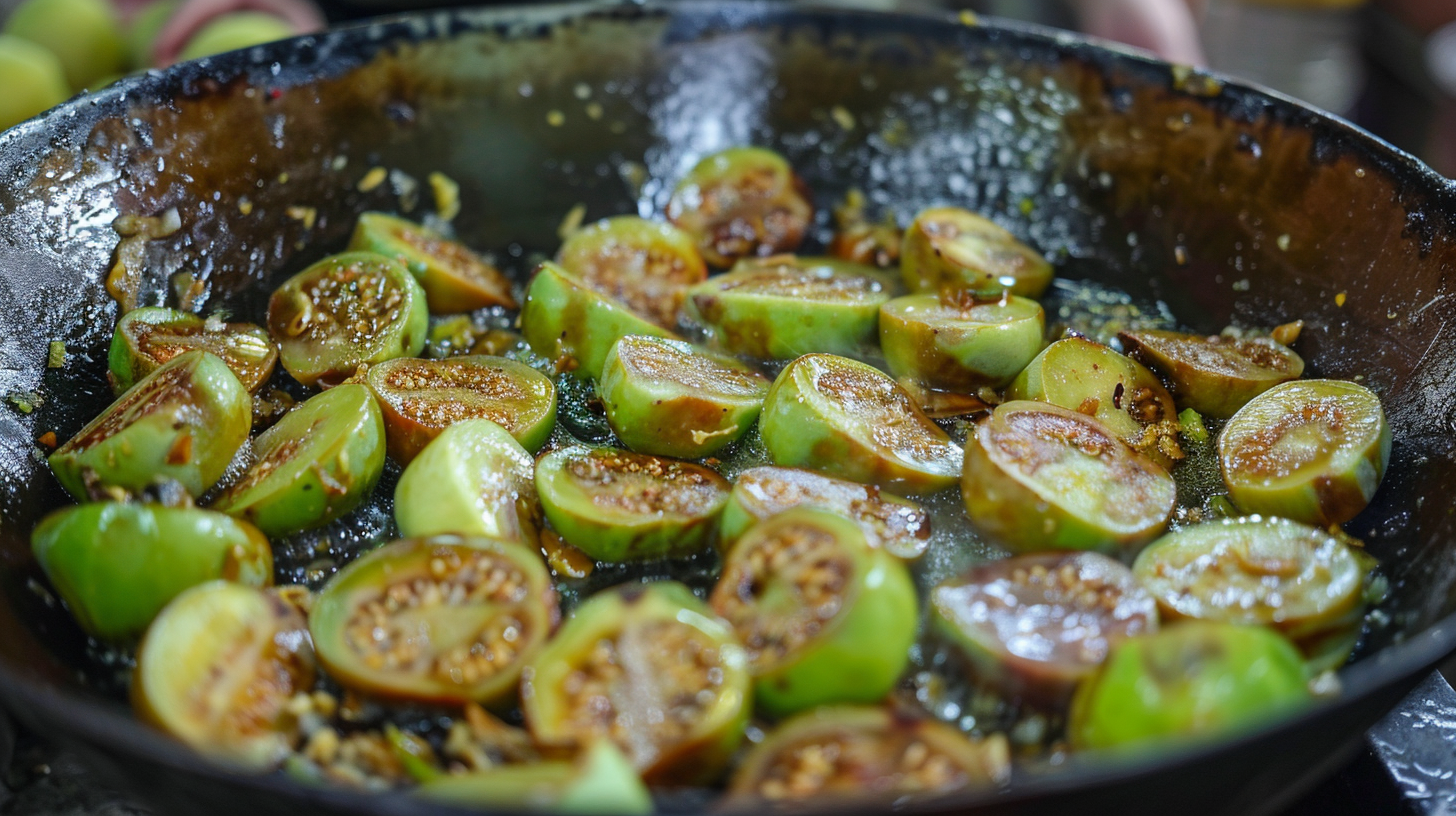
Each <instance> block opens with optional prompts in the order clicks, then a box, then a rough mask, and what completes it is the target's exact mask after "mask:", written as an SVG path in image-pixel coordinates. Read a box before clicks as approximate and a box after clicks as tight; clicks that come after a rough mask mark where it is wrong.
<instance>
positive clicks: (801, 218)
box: [667, 147, 814, 266]
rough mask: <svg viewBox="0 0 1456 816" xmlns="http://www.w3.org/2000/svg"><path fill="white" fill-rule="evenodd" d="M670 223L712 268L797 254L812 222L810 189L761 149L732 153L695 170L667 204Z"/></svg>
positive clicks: (776, 156)
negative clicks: (689, 238) (683, 232)
mask: <svg viewBox="0 0 1456 816" xmlns="http://www.w3.org/2000/svg"><path fill="white" fill-rule="evenodd" d="M667 218H668V220H669V221H671V222H672V223H674V224H676V225H677V226H679V227H681V228H682V229H684V230H686V231H687V232H688V233H689V234H690V235H692V236H693V238H694V239H695V240H696V241H697V243H698V248H699V249H700V250H701V251H702V253H703V258H705V259H706V260H707V261H708V263H710V264H713V265H714V266H732V265H733V263H734V262H735V261H737V260H739V259H741V258H746V257H749V256H751V255H758V256H766V255H777V254H779V253H781V252H793V251H794V250H796V249H798V248H799V244H800V243H802V242H803V240H804V235H805V234H806V233H807V232H808V231H809V226H810V224H811V223H813V220H814V205H813V203H812V202H810V200H809V193H808V188H807V187H805V185H804V182H803V181H802V180H801V179H800V178H799V177H798V176H797V175H795V173H794V170H793V168H791V167H790V166H789V163H788V161H787V160H786V159H785V158H784V157H783V156H780V155H779V154H777V153H775V152H773V151H772V150H768V149H765V148H762V147H730V148H728V149H727V150H723V151H720V152H718V153H714V154H712V155H711V156H708V157H706V158H704V159H703V160H702V161H699V162H698V163H697V164H696V165H694V166H693V169H692V170H690V171H689V172H688V174H687V175H686V176H685V177H683V179H682V181H680V182H678V185H677V189H675V190H674V191H673V194H672V198H671V199H670V200H669V201H668V203H667Z"/></svg>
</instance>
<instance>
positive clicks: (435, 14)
mask: <svg viewBox="0 0 1456 816" xmlns="http://www.w3.org/2000/svg"><path fill="white" fill-rule="evenodd" d="M725 11H729V12H732V16H731V17H725V15H724V12H725ZM624 14H625V15H628V16H632V17H654V16H661V17H667V18H672V17H678V16H683V17H693V18H698V19H701V20H702V21H704V22H710V21H714V20H717V21H720V22H721V23H722V25H721V26H720V27H719V29H715V30H741V29H751V28H754V27H761V26H773V25H791V24H793V23H796V22H798V23H803V22H812V21H816V20H825V19H829V18H835V17H839V18H851V17H859V18H867V19H870V20H875V19H878V20H887V21H895V22H897V23H900V24H901V25H902V27H903V24H904V23H905V22H907V21H910V22H918V23H920V24H939V25H946V26H964V25H967V24H968V23H967V21H966V20H964V19H963V18H959V17H957V16H956V14H954V13H952V12H926V11H908V12H884V11H871V10H860V9H845V8H839V7H833V6H817V5H805V6H792V7H791V6H788V5H784V4H779V3H774V2H771V1H770V0H601V1H600V2H597V1H594V0H577V1H576V2H571V1H569V0H568V2H559V1H553V2H548V3H540V4H521V5H503V6H494V7H489V8H473V9H462V8H453V9H447V10H433V11H414V12H405V13H400V14H395V15H388V16H380V17H374V18H369V19H367V20H363V21H359V22H357V23H351V24H348V25H345V26H340V27H336V28H332V29H330V30H329V31H327V32H324V33H320V34H310V35H302V36H298V37H293V38H289V39H285V40H279V41H276V42H272V43H268V44H265V45H260V46H254V47H252V48H248V49H243V50H240V51H234V52H230V53H227V54H221V55H216V56H212V57H204V58H202V59H199V60H194V61H191V62H186V63H178V64H176V65H173V66H170V67H168V68H166V69H161V70H149V71H146V72H143V73H139V74H135V75H132V76H128V77H125V78H123V79H121V80H119V81H117V82H116V83H114V84H112V85H111V86H109V87H107V88H104V89H102V90H99V91H96V92H89V93H82V94H78V95H77V96H75V97H72V98H71V99H69V100H67V101H66V102H64V103H62V104H61V105H58V106H56V107H54V108H52V109H50V110H48V111H46V112H44V113H41V114H39V115H38V116H36V117H34V118H32V119H30V120H27V121H26V122H23V123H21V124H18V125H16V126H15V127H13V128H11V129H10V130H8V131H5V132H3V133H0V153H4V152H8V151H10V150H15V149H19V147H20V146H21V145H22V144H23V143H26V142H33V141H35V140H38V139H41V138H44V137H45V136H46V135H47V134H48V133H49V132H50V131H51V130H52V128H55V127H65V126H66V125H67V124H69V123H71V120H77V121H81V122H87V121H89V118H88V116H90V115H94V114H90V111H91V110H92V109H95V108H100V109H101V110H102V111H105V110H106V109H107V108H108V107H109V106H113V105H118V104H121V103H122V102H124V100H126V99H128V98H138V97H140V98H148V97H152V96H155V95H157V94H158V92H165V91H166V89H167V88H168V87H169V84H168V83H172V82H177V81H178V80H181V79H183V78H186V77H190V78H197V79H201V78H208V77H218V76H223V77H227V78H231V77H234V76H240V75H244V74H246V73H247V72H248V71H249V70H250V69H252V70H256V69H259V68H262V67H265V66H268V65H270V64H273V63H281V64H282V65H283V66H284V67H285V68H288V67H289V60H290V58H293V57H296V56H297V55H298V54H299V52H300V50H302V49H304V48H307V49H310V50H312V49H314V48H315V47H316V46H317V45H318V43H320V42H324V41H339V42H357V43H359V44H361V45H377V46H381V47H385V48H387V47H388V44H389V43H391V42H410V41H415V42H424V41H429V40H432V39H439V40H443V39H449V38H451V37H453V36H457V35H459V34H462V33H466V32H469V31H484V30H488V29H489V28H491V27H493V26H502V25H511V24H524V23H529V22H533V21H539V22H545V23H550V24H561V23H567V22H574V21H579V20H590V19H594V18H605V19H611V18H612V17H614V16H615V17H620V16H622V15H624ZM420 22H427V23H428V25H427V27H425V28H420V27H418V24H419V23H420ZM410 23H414V24H415V27H413V28H411V29H410V30H408V31H405V30H401V31H399V32H397V33H396V34H394V35H392V36H390V37H387V38H383V39H381V38H380V37H379V36H377V35H376V36H373V37H371V34H370V32H371V30H373V31H376V32H377V31H378V30H380V29H381V28H382V27H386V26H390V25H392V24H404V25H409V24H410ZM973 24H974V26H975V27H978V28H983V29H986V30H989V31H992V32H995V33H998V34H1000V33H1004V34H1007V35H1010V37H1011V38H1012V40H1016V39H1020V40H1023V41H1029V42H1031V43H1034V44H1037V45H1040V46H1042V47H1049V48H1050V49H1051V50H1054V51H1056V52H1058V53H1059V54H1061V55H1063V56H1065V57H1078V58H1082V59H1084V60H1086V61H1088V62H1091V63H1093V64H1096V65H1099V66H1106V65H1117V66H1119V67H1126V68H1132V69H1136V70H1137V71H1139V72H1141V73H1143V74H1148V75H1151V74H1161V75H1162V76H1163V77H1164V79H1165V81H1167V82H1170V83H1171V82H1173V81H1174V72H1175V69H1179V66H1174V65H1173V64H1171V63H1168V62H1165V61H1162V60H1159V59H1157V58H1156V57H1154V56H1152V55H1151V54H1149V53H1147V52H1144V51H1142V50H1139V49H1136V48H1132V47H1129V46H1125V45H1122V44H1119V43H1114V42H1110V41H1106V40H1101V39H1098V38H1095V37H1090V36H1086V35H1082V34H1077V33H1074V32H1069V31H1063V30H1059V29H1053V28H1049V27H1046V26H1041V25H1037V24H1034V23H1026V22H1021V21H1012V20H1003V19H999V18H992V17H978V18H976V19H975V21H974V23H973ZM1002 45H1003V47H1007V48H1014V47H1015V43H1014V42H1010V43H1004V44H1002ZM366 62H367V61H366ZM352 67H354V64H353V63H348V62H345V63H344V64H343V65H341V66H338V67H337V68H335V69H334V70H339V69H344V70H347V69H349V68H352ZM321 68H322V70H320V69H321ZM1196 73H1197V75H1199V76H1206V77H1209V78H1211V79H1213V80H1214V81H1215V82H1217V83H1218V85H1219V89H1220V91H1221V92H1223V91H1233V92H1236V93H1238V94H1241V95H1245V96H1247V97H1250V98H1253V99H1257V100H1262V101H1267V102H1273V103H1274V104H1273V105H1272V106H1270V108H1271V110H1274V109H1278V110H1280V111H1281V113H1283V114H1286V115H1287V114H1294V115H1295V117H1297V118H1296V120H1295V123H1296V124H1299V125H1301V126H1303V127H1306V128H1309V127H1314V126H1321V127H1324V128H1327V129H1329V130H1330V132H1332V133H1335V134H1338V135H1339V136H1340V137H1341V146H1342V148H1344V149H1346V150H1358V151H1359V152H1360V153H1361V154H1362V157H1364V158H1367V159H1369V160H1370V161H1372V162H1374V163H1376V164H1378V165H1379V166H1381V167H1382V169H1383V170H1385V171H1386V172H1388V173H1390V174H1391V175H1392V176H1395V177H1399V178H1401V179H1403V180H1407V181H1412V182H1417V184H1416V185H1415V186H1416V187H1417V188H1418V192H1419V193H1420V194H1422V195H1424V196H1427V197H1429V198H1430V199H1432V201H1433V203H1440V204H1443V205H1444V206H1446V207H1447V208H1449V209H1453V210H1456V181H1452V180H1450V179H1447V178H1445V177H1444V176H1442V175H1441V174H1439V173H1437V172H1436V171H1435V170H1433V169H1432V168H1430V167H1429V166H1428V165H1426V164H1425V163H1424V162H1422V161H1421V160H1420V159H1418V158H1417V157H1415V156H1414V155H1412V154H1410V153H1409V152H1407V151H1405V150H1402V149H1400V148H1398V147H1396V146H1395V145H1392V144H1390V143H1389V142H1387V141H1386V140H1384V139H1382V138H1380V137H1378V136H1376V135H1374V134H1373V133H1370V132H1369V131H1367V130H1365V129H1363V128H1361V127H1359V126H1358V125H1355V124H1354V123H1352V122H1350V121H1348V120H1346V119H1344V118H1343V117H1340V116H1338V115H1336V114H1332V113H1329V112H1327V111H1323V110H1320V109H1318V108H1315V107H1314V106H1312V105H1309V104H1308V103H1305V102H1302V101H1300V100H1298V99H1295V98H1293V97H1291V96H1288V95H1286V94H1283V93H1281V92H1279V91H1275V90H1273V89H1270V88H1266V87H1264V86H1261V85H1259V84H1257V83H1253V82H1248V81H1245V80H1240V79H1236V78H1234V77H1230V76H1228V75H1225V74H1222V73H1219V72H1216V71H1209V70H1206V69H1202V68H1199V69H1196ZM328 74H329V68H328V67H325V66H324V64H323V63H320V65H317V66H309V67H307V68H306V71H305V74H304V76H303V77H302V79H304V80H306V81H307V80H315V79H317V78H319V77H320V76H327V75H328ZM273 81H274V82H275V83H276V84H279V85H282V86H284V87H297V86H299V85H302V84H306V81H305V82H297V81H295V78H294V77H292V76H289V75H287V74H285V75H281V76H275V78H274V80H273ZM1453 653H1456V612H1453V613H1451V614H1448V615H1446V616H1445V617H1443V618H1440V619H1439V620H1437V621H1435V622H1434V623H1432V624H1431V625H1429V626H1427V627H1426V628H1425V629H1423V630H1421V631H1420V632H1418V633H1416V634H1415V635H1414V636H1412V637H1410V638H1408V639H1406V640H1404V641H1402V642H1400V643H1395V644H1391V645H1389V646H1386V647H1385V648H1383V649H1381V650H1380V651H1378V652H1376V653H1374V654H1372V655H1369V656H1367V657H1365V658H1364V659H1362V660H1359V661H1358V662H1356V663H1353V664H1350V665H1348V666H1345V667H1343V668H1342V669H1341V672H1340V682H1341V692H1340V694H1339V695H1338V697H1335V698H1334V699H1332V700H1328V701H1322V702H1320V703H1318V704H1316V705H1313V706H1311V707H1310V708H1309V709H1307V710H1305V711H1303V712H1301V713H1300V714H1299V715H1297V716H1294V717H1290V718H1286V719H1281V720H1279V721H1277V722H1275V723H1273V724H1271V725H1266V726H1263V727H1260V728H1258V729H1255V730H1250V731H1246V732H1242V733H1240V734H1239V735H1238V736H1237V737H1234V738H1230V739H1218V740H1213V741H1209V742H1203V743H1198V744H1186V745H1182V746H1178V747H1176V748H1169V749H1167V750H1162V751H1160V752H1158V753H1156V754H1151V753H1150V754H1141V755H1137V756H1133V757H1127V758H1121V759H1118V758H1111V757H1106V756H1103V757H1097V758H1092V759H1078V758H1073V759H1071V760H1069V761H1068V762H1067V763H1066V766H1065V767H1062V768H1059V769H1057V770H1056V771H1054V772H1051V773H1045V774H1038V775H1035V776H1030V777H1028V776H1024V775H1018V776H1017V777H1015V779H1014V781H1013V783H1012V785H1011V786H1010V788H1009V789H1007V790H1000V791H980V792H959V793H950V794H947V795H944V796H939V797H934V798H927V799H924V800H917V801H915V802H913V803H910V804H908V805H904V804H902V805H900V806H897V807H896V808H895V809H896V810H904V811H907V812H915V813H929V812H938V811H951V810H959V809H963V808H974V807H978V806H985V805H990V804H1014V803H1017V802H1024V801H1031V800H1035V799H1039V798H1044V797H1048V796H1051V795H1055V794H1066V793H1073V792H1076V791H1077V790H1079V789H1087V788H1092V787H1097V786H1107V785H1113V784H1127V783H1133V782H1136V781H1138V780H1141V779H1146V778H1152V777H1156V776H1159V775H1161V774H1163V773H1165V772H1167V771H1170V770H1172V769H1174V768H1177V767H1181V766H1186V765H1190V764H1194V763H1205V762H1210V761H1211V760H1212V759H1213V757H1215V756H1216V755H1219V754H1225V753H1233V752H1236V751H1240V750H1242V749H1244V748H1246V747H1249V746H1250V745H1252V744H1254V743H1257V742H1258V741H1260V740H1261V739H1262V738H1264V737H1266V736H1269V735H1273V734H1277V733H1279V732H1283V731H1288V730H1294V729H1297V728H1301V727H1303V726H1304V725H1305V724H1307V723H1311V722H1314V721H1316V720H1318V719H1321V718H1323V717H1324V716H1326V715H1327V714H1330V713H1332V712H1333V711H1335V710H1336V709H1339V708H1343V707H1349V706H1353V705H1354V704H1355V703H1357V702H1359V701H1361V700H1363V699H1364V698H1366V697H1370V696H1374V695H1376V694H1378V693H1380V692H1381V691H1388V690H1390V689H1393V688H1396V687H1398V686H1401V685H1402V684H1404V685H1406V686H1408V687H1412V688H1413V687H1414V686H1415V684H1417V683H1418V682H1419V681H1420V679H1421V678H1422V677H1423V675H1424V673H1425V672H1426V671H1429V670H1430V669H1432V668H1433V667H1435V666H1436V665H1437V664H1438V663H1440V662H1441V661H1442V660H1443V659H1445V658H1446V657H1448V656H1450V655H1451V654H1453ZM1404 693H1406V689H1402V694H1404ZM0 702H3V703H4V705H5V707H6V708H8V709H9V710H10V711H11V713H12V715H14V716H16V719H18V720H20V721H21V722H22V723H24V724H26V725H27V727H28V728H31V730H33V731H38V730H39V729H36V728H35V726H36V725H37V724H45V725H47V726H49V727H52V728H54V727H57V726H59V728H60V730H61V732H62V734H61V738H60V739H59V742H61V743H62V744H74V743H75V742H76V741H80V742H82V743H84V744H85V745H86V746H87V747H88V748H92V749H99V750H101V751H103V752H104V753H106V754H108V755H127V756H133V757H137V758H139V759H141V760H144V761H146V762H148V763H151V764H154V765H156V766H159V767H163V768H166V769H168V770H171V771H176V772H182V773H185V774H187V775H189V776H192V777H195V778H199V779H202V780H208V781H215V782H219V783H224V784H228V785H233V786H242V787H246V788H248V789H250V790H251V791H254V792H257V793H259V794H264V795H268V796H272V797H277V798H281V799H285V800H290V801H295V802H302V801H313V802H328V803H330V804H332V805H336V806H347V807H351V808H353V809H355V810H356V811H359V812H364V813H378V814H421V813H479V812H481V811H480V810H478V809H472V810H464V809H461V808H458V807H454V806H450V805H444V804H439V803H433V802H427V801H424V800H420V799H416V798H413V797H410V796H408V795H407V794H402V793H399V792H387V793H365V792H360V791H354V790H350V789H347V788H343V787H328V786H309V785H306V784H304V783H302V782H298V781H294V780H292V779H289V778H288V777H286V776H285V775H284V774H281V773H278V772H273V773H268V774H262V775H259V774H255V773H247V772H245V771H242V770H233V769H230V768H228V767H227V766H226V765H223V764H219V763H216V762H214V761H212V760H209V759H207V758H205V757H204V756H203V755H202V754H200V753H197V752H195V751H193V750H192V749H190V748H188V747H187V746H185V745H183V744H182V743H180V742H177V741H175V740H173V739H171V738H169V737H167V736H166V735H165V734H162V733H161V732H158V731H156V730H154V729H152V728H149V727H148V726H146V725H145V724H144V723H142V722H141V721H140V720H139V719H137V718H135V717H134V716H129V715H126V714H123V713H122V710H121V709H119V708H118V707H117V706H116V705H115V704H112V703H106V702H102V701H95V700H91V699H88V698H87V697H85V696H82V695H78V694H72V693H68V692H65V691H63V690H61V689H59V688H57V687H54V686H51V685H47V684H45V683H44V682H43V681H40V680H38V679H31V678H28V677H26V676H24V675H23V673H22V672H21V671H19V670H17V669H16V668H13V667H12V665H11V664H10V663H9V662H8V661H6V660H0ZM37 735H38V736H40V737H42V738H43V739H51V738H52V735H48V734H46V733H45V732H44V731H40V732H39V733H38V734H37ZM1336 747H1337V746H1331V750H1332V751H1333V750H1334V749H1335V748H1336ZM129 790H132V789H129ZM133 792H135V793H137V794H138V798H141V799H143V800H145V799H146V794H145V793H143V792H140V791H133ZM846 806H847V807H846ZM885 809H886V803H885V802H884V801H882V800H860V801H854V802H847V801H837V802H834V803H829V804H826V805H824V806H822V807H816V808H813V810H815V811H832V812H836V813H844V812H854V813H860V812H865V813H869V812H883V811H884V810H885ZM493 812H506V811H493Z"/></svg>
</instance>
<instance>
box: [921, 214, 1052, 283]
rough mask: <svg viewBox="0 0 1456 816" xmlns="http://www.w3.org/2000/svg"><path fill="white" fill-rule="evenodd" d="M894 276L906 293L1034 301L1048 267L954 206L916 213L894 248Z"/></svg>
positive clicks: (1017, 243) (1049, 271)
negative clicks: (959, 292)
mask: <svg viewBox="0 0 1456 816" xmlns="http://www.w3.org/2000/svg"><path fill="white" fill-rule="evenodd" d="M900 272H901V274H903V275H904V276H905V285H906V286H907V287H909V289H910V291H911V292H929V293H932V294H935V293H939V292H940V291H941V290H942V289H946V288H949V289H965V290H969V291H972V292H976V293H979V294H984V295H999V294H1001V292H1003V291H1008V290H1009V291H1010V292H1011V294H1013V295H1021V296H1022V297H1028V298H1039V297H1041V295H1042V292H1045V291H1046V288H1047V286H1048V285H1049V284H1050V283H1051V281H1052V265H1051V264H1049V263H1047V260H1046V259H1045V258H1043V257H1042V256H1041V254H1040V253H1038V252H1037V251H1036V250H1034V249H1032V248H1031V247H1029V246H1027V245H1026V244H1023V243H1022V242H1021V241H1019V240H1017V239H1016V236H1014V235H1012V234H1011V233H1009V232H1007V231H1006V230H1004V229H1002V228H1001V227H998V226H997V225H995V224H993V223H992V222H990V221H988V220H986V219H985V218H982V217H981V216H979V215H975V214H973V213H970V212H968V211H966V210H962V209H960V208H958V207H934V208H931V209H928V210H922V211H921V212H920V214H919V215H917V216H915V220H914V221H912V222H911V223H910V228H909V229H907V230H905V240H904V241H903V242H902V244H901V248H900Z"/></svg>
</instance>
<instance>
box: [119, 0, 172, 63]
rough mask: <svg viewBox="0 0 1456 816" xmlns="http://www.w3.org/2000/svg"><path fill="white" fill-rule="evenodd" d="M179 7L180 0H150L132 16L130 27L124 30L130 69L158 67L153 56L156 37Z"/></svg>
mask: <svg viewBox="0 0 1456 816" xmlns="http://www.w3.org/2000/svg"><path fill="white" fill-rule="evenodd" d="M181 7H182V0H151V1H150V2H148V3H147V5H146V6H145V7H144V8H142V10H141V11H138V12H137V13H136V15H135V16H133V17H132V19H131V27H130V28H129V29H128V30H127V32H126V53H127V59H128V62H129V65H128V67H129V68H130V69H132V70H134V71H141V70H146V69H147V68H154V67H159V66H157V65H156V61H155V59H154V56H153V54H154V52H155V51H156V47H157V37H159V36H160V35H161V33H162V29H163V28H166V27H167V23H168V22H169V21H170V20H171V19H172V15H173V14H175V13H176V12H177V9H179V8H181Z"/></svg>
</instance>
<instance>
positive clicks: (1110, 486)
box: [961, 401, 1178, 553]
mask: <svg viewBox="0 0 1456 816" xmlns="http://www.w3.org/2000/svg"><path fill="white" fill-rule="evenodd" d="M961 495H962V496H963V498H964V499H965V502H966V513H967V515H969V516H970V520H971V524H972V526H974V527H975V528H976V529H977V530H979V531H980V532H981V533H983V534H985V535H987V536H989V537H991V538H993V539H995V540H996V541H997V542H999V543H1001V544H1002V545H1004V546H1006V547H1009V548H1010V549H1013V550H1016V551H1019V552H1029V551H1036V550H1047V549H1066V550H1103V551H1106V552H1110V553H1118V552H1128V551H1134V550H1136V548H1137V547H1139V546H1140V545H1142V544H1143V543H1145V542H1147V541H1149V540H1151V539H1153V538H1154V537H1156V536H1157V535H1158V534H1159V533H1161V532H1162V531H1163V528H1164V527H1165V526H1166V525H1167V523H1168V518H1169V516H1171V515H1172V513H1173V507H1174V505H1175V504H1176V503H1177V499H1178V490H1177V487H1176V486H1175V485H1174V483H1173V477H1172V476H1169V475H1168V472H1167V471H1166V470H1163V468H1162V467H1160V466H1159V465H1158V464H1157V463H1155V462H1153V461H1152V460H1151V459H1148V458H1147V457H1145V456H1143V455H1142V454H1140V453H1138V452H1137V451H1135V450H1133V449H1132V448H1130V447H1128V446H1127V444H1126V443H1124V442H1123V441H1122V440H1120V439H1118V438H1117V437H1116V436H1114V435H1113V434H1112V432H1111V431H1110V430H1109V429H1108V428H1107V427H1106V426H1104V425H1103V424H1102V423H1100V422H1098V421H1097V420H1095V419H1093V418H1092V417H1089V416H1087V415H1086V414H1080V413H1077V412H1076V411H1069V410H1067V409H1065V408H1059V407H1057V406H1055V405H1047V404H1045V403H1039V402H1024V401H1017V402H1007V403H1003V404H1002V405H1000V406H998V407H997V408H996V410H995V411H993V412H992V414H991V416H990V417H989V418H987V419H985V420H983V421H982V422H981V424H980V425H978V426H977V427H976V432H975V434H974V435H973V436H972V438H971V439H969V440H967V442H966V461H965V473H964V475H963V477H962V481H961Z"/></svg>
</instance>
